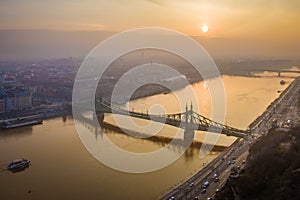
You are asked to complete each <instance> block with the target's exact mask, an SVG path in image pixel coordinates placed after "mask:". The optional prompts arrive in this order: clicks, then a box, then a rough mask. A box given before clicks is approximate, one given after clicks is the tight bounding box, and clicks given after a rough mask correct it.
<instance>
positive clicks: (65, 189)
mask: <svg viewBox="0 0 300 200" xmlns="http://www.w3.org/2000/svg"><path fill="white" fill-rule="evenodd" d="M281 79H282V78H278V77H270V78H268V77H264V78H251V77H234V76H223V81H224V85H225V90H226V105H227V107H226V110H227V114H226V120H225V121H226V124H227V125H230V126H233V127H237V128H241V129H246V128H247V125H249V124H250V123H251V122H252V121H253V120H254V119H255V118H256V117H257V116H258V115H259V114H261V113H262V112H263V111H264V109H265V108H266V107H267V106H268V105H269V104H270V102H272V101H273V100H274V99H275V98H276V97H278V96H279V93H278V92H277V91H279V90H280V91H282V90H284V89H285V88H286V87H287V86H288V84H289V83H290V82H291V81H292V79H287V78H285V80H286V81H287V84H285V85H280V84H279V82H280V80H281ZM193 90H194V91H195V93H196V94H197V95H196V96H197V98H198V105H199V110H200V112H201V114H202V115H204V116H208V117H209V115H210V111H211V106H210V96H209V92H208V91H207V88H206V84H205V83H204V82H199V83H196V84H194V85H193ZM178 93H182V94H183V95H185V89H182V90H180V91H178ZM187 95H188V94H187ZM173 101H175V96H174V95H173V94H171V93H170V94H165V95H163V94H161V95H155V96H151V97H147V98H143V99H138V100H135V101H132V102H130V105H129V107H130V108H131V107H134V109H135V111H146V110H149V109H150V110H151V106H152V105H154V104H158V103H159V104H162V105H164V107H165V110H166V111H167V112H170V113H175V112H178V111H179V110H178V107H177V106H176V104H173V103H170V102H173ZM194 104H195V102H194ZM152 109H154V111H155V108H152ZM152 111H153V110H152ZM154 111H153V112H154ZM158 111H159V109H158ZM105 122H107V123H108V124H107V125H105V127H104V134H106V135H107V136H108V137H109V138H110V139H111V141H112V142H113V143H115V144H116V145H118V146H119V147H121V148H123V149H125V150H127V151H132V152H149V151H153V150H155V149H159V148H161V147H162V146H164V142H162V141H159V140H147V139H137V138H133V137H130V136H128V135H126V134H121V132H120V130H118V128H116V127H115V126H113V124H114V122H113V119H112V116H109V115H107V116H106V118H105ZM137 123H140V124H146V123H148V122H143V121H140V120H139V122H137ZM110 124H112V125H110ZM125 128H128V129H130V127H125ZM86 129H87V131H89V130H90V131H91V132H92V129H91V128H89V127H88V126H87V128H86ZM134 131H137V132H138V131H139V130H134ZM175 131H176V128H175V127H170V126H165V127H164V128H163V129H162V130H161V131H160V133H159V135H160V136H164V137H171V136H172V133H173V132H175ZM205 134H206V133H203V132H197V133H196V140H197V141H199V142H201V141H202V140H203V137H204V136H205ZM95 138H97V135H95ZM97 139H99V138H97ZM100 139H101V137H100ZM234 139H235V138H233V137H226V136H221V137H220V138H219V140H218V143H217V144H218V145H219V146H223V147H224V146H228V145H230V144H231V143H232V142H233V141H234ZM220 149H222V148H219V149H218V148H217V149H215V150H214V151H212V152H211V153H210V154H208V155H207V156H206V157H205V158H202V159H200V158H199V155H198V154H199V146H197V145H194V146H193V147H191V148H190V149H189V150H188V151H187V152H186V153H184V154H183V155H182V156H181V157H180V158H179V159H178V160H177V161H176V162H174V163H173V164H172V165H170V166H168V167H166V168H163V169H161V170H158V171H155V172H151V173H145V174H130V173H124V172H119V171H117V170H113V169H111V168H109V167H106V166H105V165H103V164H102V163H100V162H99V161H97V160H96V159H95V158H94V157H93V156H91V155H90V153H89V152H88V151H87V150H86V149H85V147H84V145H83V144H82V143H81V141H80V139H79V137H78V134H77V132H76V129H75V126H74V121H73V119H72V118H71V117H67V118H66V119H63V118H55V119H51V120H46V121H44V124H43V125H38V126H33V127H24V128H19V129H13V130H7V131H3V130H1V134H0V166H1V169H4V168H5V166H6V164H7V163H9V162H10V161H11V160H13V159H15V158H22V157H24V158H28V159H30V160H31V161H32V165H31V166H30V167H29V168H27V169H26V170H25V171H21V172H18V173H11V172H9V171H6V170H2V171H1V172H0V199H5V200H10V199H39V200H40V199H73V200H74V199H157V198H158V197H159V196H161V195H162V194H164V193H165V192H166V191H168V190H169V189H171V188H172V187H174V186H176V185H178V184H180V183H181V182H182V181H183V180H185V179H187V178H188V177H190V176H192V175H193V174H194V173H195V172H197V171H198V170H199V169H201V168H202V167H203V166H204V165H205V164H207V163H208V162H210V161H211V160H212V159H213V158H215V157H216V156H217V155H218V154H219V153H220V152H219V150H220ZM174 151H177V149H176V147H175V148H174Z"/></svg>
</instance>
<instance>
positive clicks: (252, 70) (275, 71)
mask: <svg viewBox="0 0 300 200" xmlns="http://www.w3.org/2000/svg"><path fill="white" fill-rule="evenodd" d="M247 71H248V75H249V76H251V73H252V72H254V73H255V72H274V73H277V74H278V76H281V74H282V73H294V74H300V71H299V70H281V69H249V70H247Z"/></svg>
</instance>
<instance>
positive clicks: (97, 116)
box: [93, 113, 104, 123]
mask: <svg viewBox="0 0 300 200" xmlns="http://www.w3.org/2000/svg"><path fill="white" fill-rule="evenodd" d="M93 120H94V121H96V120H97V121H98V122H99V123H102V122H103V121H104V113H99V114H97V113H94V114H93Z"/></svg>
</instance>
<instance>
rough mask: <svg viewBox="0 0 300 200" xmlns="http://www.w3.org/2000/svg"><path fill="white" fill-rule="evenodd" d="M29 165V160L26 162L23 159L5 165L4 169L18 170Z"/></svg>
mask: <svg viewBox="0 0 300 200" xmlns="http://www.w3.org/2000/svg"><path fill="white" fill-rule="evenodd" d="M29 165H30V160H26V159H24V158H22V159H18V160H14V161H12V162H11V163H10V164H9V165H7V167H6V169H8V170H19V169H24V168H26V167H28V166H29Z"/></svg>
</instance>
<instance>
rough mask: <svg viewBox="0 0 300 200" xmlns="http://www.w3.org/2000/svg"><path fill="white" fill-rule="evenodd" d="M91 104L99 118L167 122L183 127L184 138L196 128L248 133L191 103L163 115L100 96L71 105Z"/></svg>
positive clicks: (239, 134)
mask: <svg viewBox="0 0 300 200" xmlns="http://www.w3.org/2000/svg"><path fill="white" fill-rule="evenodd" d="M93 105H95V111H96V113H97V116H98V117H99V118H100V120H104V114H105V113H113V114H117V115H125V116H130V117H135V118H140V119H144V120H151V121H154V122H158V123H163V124H168V125H170V126H175V127H178V128H182V129H184V130H185V132H184V139H193V138H194V136H195V131H197V130H198V131H209V132H214V133H221V134H225V135H227V136H234V137H241V138H243V137H245V136H247V135H248V134H249V133H250V131H249V130H240V129H237V128H233V127H230V126H227V125H224V124H221V123H219V122H216V121H213V120H211V119H208V118H206V117H204V116H202V115H200V114H198V113H196V112H195V111H193V105H192V104H191V105H190V107H189V108H188V106H186V110H185V112H182V113H175V114H165V115H156V114H149V113H148V112H147V113H140V112H135V111H128V110H125V109H124V108H121V107H119V106H117V105H113V104H111V103H109V102H107V101H104V100H103V99H102V98H100V100H98V99H96V101H95V104H92V103H91V102H85V103H81V104H79V103H77V104H74V105H73V106H76V107H77V108H79V109H84V110H93V109H92V106H93Z"/></svg>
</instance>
